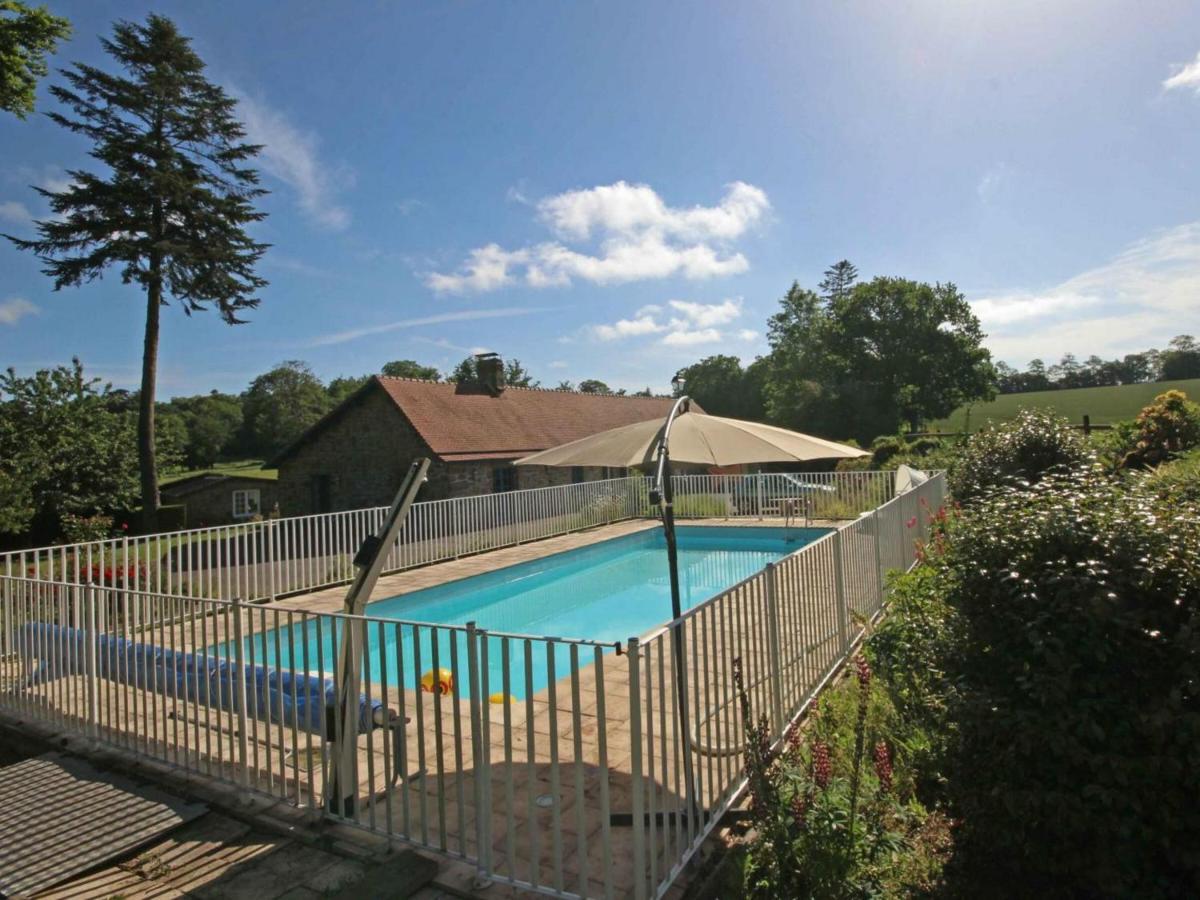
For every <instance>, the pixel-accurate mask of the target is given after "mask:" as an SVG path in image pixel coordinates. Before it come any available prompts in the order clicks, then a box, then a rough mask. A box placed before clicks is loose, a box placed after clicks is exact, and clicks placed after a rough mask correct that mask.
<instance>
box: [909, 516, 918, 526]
mask: <svg viewBox="0 0 1200 900" xmlns="http://www.w3.org/2000/svg"><path fill="white" fill-rule="evenodd" d="M916 525H917V517H916V516H913V517H912V518H911V519H909V520H908V527H909V528H915V527H916Z"/></svg>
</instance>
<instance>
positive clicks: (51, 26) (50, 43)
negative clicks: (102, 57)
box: [0, 0, 71, 119]
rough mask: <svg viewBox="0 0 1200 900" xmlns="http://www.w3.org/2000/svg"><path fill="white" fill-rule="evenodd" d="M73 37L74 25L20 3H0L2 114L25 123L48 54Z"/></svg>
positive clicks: (0, 0) (15, 0)
mask: <svg viewBox="0 0 1200 900" xmlns="http://www.w3.org/2000/svg"><path fill="white" fill-rule="evenodd" d="M70 36H71V23H70V22H68V21H67V20H66V19H64V18H61V17H60V16H53V15H51V14H50V13H49V12H48V11H47V10H46V7H44V6H39V7H37V8H36V9H35V8H31V7H30V6H29V5H28V4H25V3H22V2H20V0H0V110H4V111H5V112H10V113H12V114H13V115H14V116H16V117H17V118H18V119H23V118H25V117H26V116H27V115H29V114H30V113H31V112H33V101H34V98H35V95H36V93H37V82H38V79H39V78H41V77H42V76H43V75H45V74H46V54H48V53H53V52H54V50H55V49H56V48H57V47H58V42H59V41H61V40H65V39H66V38H68V37H70Z"/></svg>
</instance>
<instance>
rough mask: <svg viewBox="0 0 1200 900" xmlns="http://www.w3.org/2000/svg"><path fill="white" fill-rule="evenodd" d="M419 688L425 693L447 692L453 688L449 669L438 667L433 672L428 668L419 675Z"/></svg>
mask: <svg viewBox="0 0 1200 900" xmlns="http://www.w3.org/2000/svg"><path fill="white" fill-rule="evenodd" d="M421 690H423V691H424V692H425V693H427V694H432V693H434V691H436V692H437V693H439V694H449V693H451V692H452V691H453V690H454V676H453V675H452V674H451V673H450V670H449V669H438V670H437V672H436V673H435V672H434V671H433V669H430V670H429V671H428V672H426V673H425V674H424V675H422V676H421Z"/></svg>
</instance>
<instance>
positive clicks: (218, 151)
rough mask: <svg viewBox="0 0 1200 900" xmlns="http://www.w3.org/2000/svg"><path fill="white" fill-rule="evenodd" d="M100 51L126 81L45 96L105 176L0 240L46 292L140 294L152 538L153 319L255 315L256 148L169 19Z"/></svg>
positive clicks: (98, 81) (55, 197)
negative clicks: (33, 265) (28, 231)
mask: <svg viewBox="0 0 1200 900" xmlns="http://www.w3.org/2000/svg"><path fill="white" fill-rule="evenodd" d="M101 43H102V45H103V47H104V49H105V51H106V52H107V53H108V54H109V55H110V56H111V57H112V58H113V59H114V60H115V61H116V63H117V64H118V66H119V68H120V69H121V70H122V71H123V74H112V73H109V72H105V71H102V70H101V69H98V68H96V67H94V66H90V65H86V64H83V63H77V64H75V66H74V67H73V68H72V69H70V70H66V71H64V73H63V75H64V77H65V78H66V80H67V83H68V84H69V85H70V86H69V87H59V86H56V87H52V88H51V93H52V94H53V95H54V96H55V98H57V99H58V100H59V101H60V102H61V103H62V104H63V105H64V106H66V107H68V108H69V109H70V110H71V112H72V113H73V115H64V114H60V113H51V114H50V117H51V118H52V119H53V120H54V121H55V122H57V123H58V124H59V125H61V126H63V127H64V128H66V129H68V130H70V131H72V132H75V133H76V134H81V135H83V136H84V137H86V138H88V139H89V140H90V141H91V142H92V148H91V155H92V156H93V157H94V158H95V159H96V160H97V161H98V162H100V163H101V164H103V166H104V167H105V169H106V171H105V172H104V173H103V174H96V173H93V172H87V171H83V170H77V171H72V172H70V173H69V174H70V176H71V178H72V180H73V184H72V185H71V186H70V187H69V188H67V189H66V190H64V191H62V192H53V191H48V190H43V189H39V192H40V193H41V194H42V195H43V196H44V197H46V198H47V199H48V200H49V201H50V207H51V209H52V210H53V211H54V216H53V217H52V218H50V219H47V220H45V221H42V222H38V223H37V231H38V234H39V238H38V239H37V240H32V241H27V240H20V239H17V238H10V240H12V241H13V242H14V243H15V244H16V245H17V246H18V247H20V248H22V249H26V250H31V251H33V252H34V253H36V254H37V255H38V256H39V257H41V259H42V261H43V262H44V263H45V264H46V265H45V269H44V270H43V271H44V272H45V273H46V274H47V275H49V276H51V277H52V278H53V279H54V287H55V290H58V289H60V288H63V287H67V286H77V285H80V284H82V283H84V282H87V281H91V280H92V279H94V278H98V277H100V276H101V274H102V273H103V272H104V270H105V269H107V268H108V267H109V266H112V265H115V266H117V267H118V268H119V271H120V273H121V278H122V280H123V281H124V282H126V283H129V282H134V283H136V284H137V285H138V286H139V287H140V288H141V289H142V290H143V291H144V292H145V295H146V327H145V338H144V345H143V347H144V349H143V354H142V382H141V391H140V399H141V406H140V410H139V416H138V460H139V468H140V478H141V494H142V510H143V515H144V517H145V520H146V524H147V526H148V527H153V525H154V522H155V518H156V514H157V510H158V505H159V496H158V467H157V462H156V457H155V429H154V413H155V403H154V394H155V384H156V381H157V374H158V336H159V316H160V314H161V309H162V307H163V306H164V305H166V304H167V303H168V300H169V298H173V299H174V300H176V301H177V302H178V303H179V304H180V305H181V306H182V308H183V310H184V312H185V313H187V314H188V315H191V313H193V312H196V311H200V310H205V309H207V308H208V307H209V305H210V304H215V306H216V308H217V311H218V312H219V314H220V316H221V318H222V319H224V321H225V322H226V323H228V324H230V325H236V324H239V323H241V322H242V319H240V318H239V315H240V314H241V313H242V312H243V311H244V310H246V309H252V308H254V307H256V306H257V305H258V299H257V298H255V297H254V296H253V294H254V292H255V291H257V290H258V289H259V288H261V287H263V286H264V285H265V284H266V282H265V281H264V280H263V279H262V278H260V277H258V276H257V275H256V274H255V271H254V267H255V264H256V263H257V262H258V260H259V258H260V257H261V256H262V254H263V253H264V252H265V250H266V247H267V245H266V244H260V243H256V242H255V241H253V240H251V238H250V237H249V236H248V235H247V234H246V232H245V230H244V229H243V226H244V225H247V224H248V223H251V222H256V221H258V220H260V219H262V218H263V215H264V214H263V213H260V212H257V211H255V209H254V207H253V204H252V201H253V200H254V199H255V198H257V197H258V196H260V195H261V194H263V193H264V192H263V191H262V190H261V189H259V188H258V187H257V184H258V174H257V173H256V172H255V171H254V170H253V169H251V168H248V166H247V162H248V161H249V160H251V159H253V157H254V156H255V155H256V154H257V153H258V151H259V149H260V148H259V147H257V146H255V145H253V144H247V143H245V142H244V140H243V139H244V138H245V130H244V129H243V128H242V126H241V124H240V123H239V122H238V121H237V120H236V119H235V118H234V116H233V111H234V106H235V102H234V100H233V99H232V98H230V97H229V95H228V94H226V93H225V91H224V90H222V89H221V88H220V87H219V86H217V85H215V84H213V83H212V82H211V81H209V80H208V79H207V78H205V76H204V63H203V62H202V61H201V59H200V57H199V56H197V55H196V54H195V52H194V51H193V50H192V49H191V46H190V44H189V41H188V39H187V38H186V37H184V36H183V35H182V34H180V33H179V31H178V29H176V27H175V25H174V23H172V22H171V20H169V19H167V18H164V17H163V16H158V15H151V16H149V17H148V18H147V20H146V24H145V25H137V24H134V23H131V22H118V23H117V24H116V25H115V26H114V27H113V38H112V40H103V39H102V41H101Z"/></svg>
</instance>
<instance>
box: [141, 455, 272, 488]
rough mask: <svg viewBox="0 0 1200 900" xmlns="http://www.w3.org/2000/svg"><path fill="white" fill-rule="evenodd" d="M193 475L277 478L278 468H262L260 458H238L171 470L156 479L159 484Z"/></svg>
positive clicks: (169, 482)
mask: <svg viewBox="0 0 1200 900" xmlns="http://www.w3.org/2000/svg"><path fill="white" fill-rule="evenodd" d="M193 475H246V476H253V477H254V478H270V479H277V478H278V477H279V470H278V469H264V468H263V464H262V460H260V459H238V460H233V461H231V462H219V463H217V464H216V465H215V466H213V467H212V468H211V469H193V470H191V471H189V472H172V473H171V474H170V475H164V476H163V477H162V478H160V479H158V483H159V484H160V485H165V484H172V483H174V482H176V481H182V480H183V479H184V478H191V477H192V476H193Z"/></svg>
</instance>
